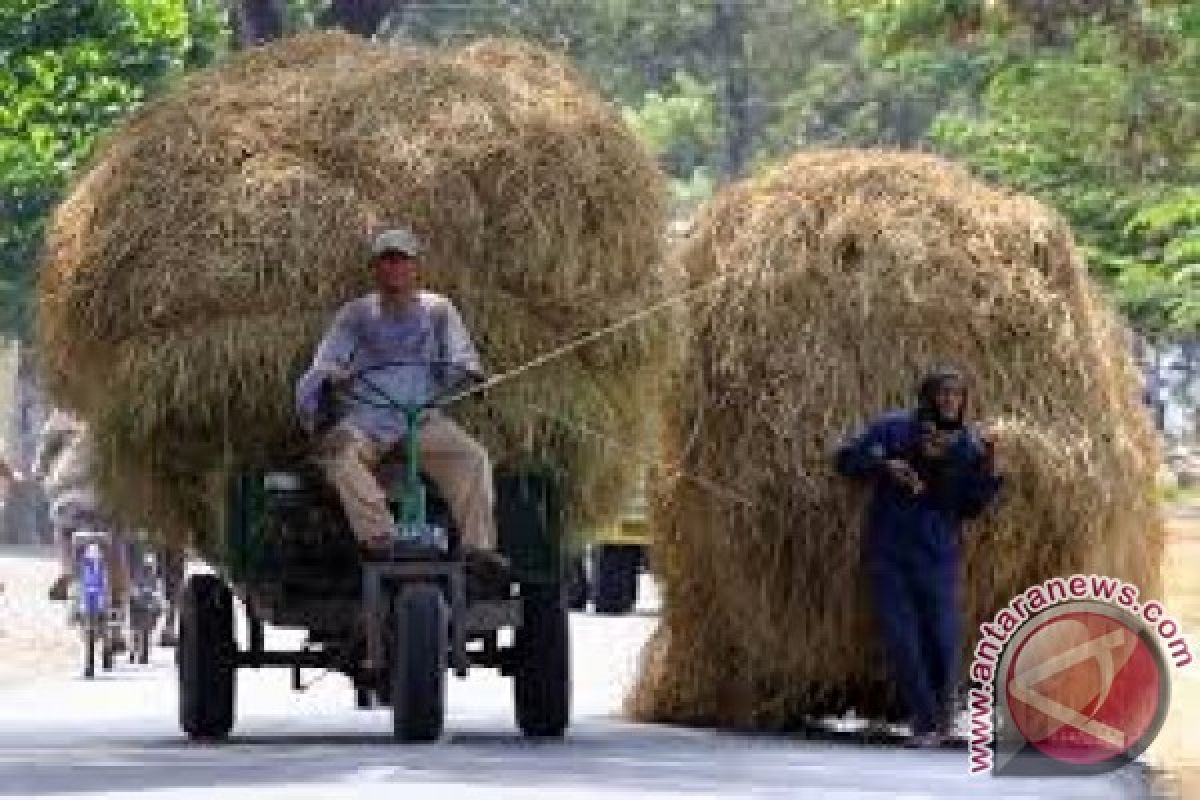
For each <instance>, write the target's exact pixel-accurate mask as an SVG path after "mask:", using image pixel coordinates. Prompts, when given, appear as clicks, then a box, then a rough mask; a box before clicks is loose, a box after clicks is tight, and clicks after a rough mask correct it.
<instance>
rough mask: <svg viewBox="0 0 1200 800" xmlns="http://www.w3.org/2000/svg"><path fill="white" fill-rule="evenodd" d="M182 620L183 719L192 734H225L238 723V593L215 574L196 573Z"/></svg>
mask: <svg viewBox="0 0 1200 800" xmlns="http://www.w3.org/2000/svg"><path fill="white" fill-rule="evenodd" d="M182 605H183V608H182V609H181V611H180V619H179V629H180V630H179V633H180V636H179V647H178V649H177V650H176V651H175V658H176V664H177V665H178V674H179V724H180V727H182V728H183V730H184V731H185V732H186V733H187V734H188V736H190V737H191V738H193V739H221V738H224V737H225V736H227V735H228V734H229V731H230V730H231V729H232V728H233V710H234V709H233V707H234V691H235V678H236V676H237V672H236V669H237V667H236V663H235V662H236V657H237V644H236V643H235V642H234V639H233V595H232V594H231V593H230V591H229V588H228V587H227V586H225V584H223V583H222V582H221V581H220V580H219V579H218V578H217V577H216V576H214V575H193V576H192V577H191V579H190V580H189V581H188V585H187V588H186V589H184V594H183V604H182Z"/></svg>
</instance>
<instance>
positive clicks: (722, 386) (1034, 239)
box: [630, 151, 1163, 728]
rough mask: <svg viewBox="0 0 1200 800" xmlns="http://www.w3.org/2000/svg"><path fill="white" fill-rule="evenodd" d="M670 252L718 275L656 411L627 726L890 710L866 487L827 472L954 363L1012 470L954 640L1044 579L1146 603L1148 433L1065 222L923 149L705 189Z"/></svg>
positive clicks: (973, 557) (1152, 568)
mask: <svg viewBox="0 0 1200 800" xmlns="http://www.w3.org/2000/svg"><path fill="white" fill-rule="evenodd" d="M677 263H678V264H679V265H680V267H681V268H682V269H683V270H684V271H686V273H687V275H688V280H690V281H691V282H692V284H700V283H703V282H706V281H712V280H714V278H718V277H720V276H725V279H724V280H723V282H720V283H719V284H718V285H717V288H715V289H714V290H713V294H712V296H711V297H710V300H709V301H708V302H706V303H705V304H704V306H703V307H702V308H699V309H697V310H696V311H695V313H694V315H693V317H692V319H691V322H690V324H689V328H690V331H691V338H690V340H689V342H688V347H687V353H686V356H685V357H684V359H683V363H682V367H681V369H680V370H679V374H678V375H677V376H676V378H675V381H676V386H675V391H674V393H673V395H672V396H673V398H674V401H673V402H672V404H671V406H670V407H668V408H667V412H666V413H667V418H666V424H665V434H664V438H665V443H664V450H665V456H664V468H663V469H662V476H661V481H662V482H661V483H660V485H659V486H660V492H659V494H658V496H657V497H656V498H655V499H654V500H653V505H654V515H655V516H654V525H655V530H656V531H657V532H658V533H659V535H660V536H661V540H660V541H659V552H658V560H657V563H658V565H659V567H660V569H661V573H662V577H663V580H664V582H665V609H664V618H663V622H662V624H661V626H660V630H659V631H658V633H657V634H656V637H655V638H654V640H653V641H652V642H651V644H650V646H649V647H648V649H647V653H646V656H645V665H644V667H645V668H644V672H643V675H642V677H641V681H640V685H639V686H638V687H637V689H636V690H635V692H634V694H633V696H632V697H631V698H630V708H631V710H632V712H633V713H634V715H635V716H637V717H640V718H642V719H649V720H667V721H674V722H686V723H696V724H712V725H729V726H738V727H741V726H749V727H756V728H775V727H786V726H789V725H793V724H798V723H799V722H800V721H801V720H802V718H803V717H805V716H807V715H820V714H825V713H841V712H844V711H846V710H847V709H848V708H856V709H857V710H858V711H859V712H860V713H861V714H863V715H866V716H888V715H890V714H891V713H893V712H894V711H895V710H896V698H895V695H894V693H893V692H891V691H890V688H889V686H888V679H887V674H886V672H885V670H884V667H883V664H882V654H881V652H880V650H879V648H878V646H877V641H878V636H877V635H876V633H875V629H874V626H873V622H872V618H871V616H870V610H869V605H868V597H867V594H866V592H867V589H866V586H865V581H864V578H863V575H862V573H861V570H860V549H859V548H860V531H861V528H862V512H863V510H864V507H865V500H866V493H865V490H864V489H863V488H862V487H858V486H854V485H852V484H851V483H850V482H849V481H846V480H844V479H842V478H839V477H837V476H836V475H835V473H834V471H833V468H832V463H831V461H832V454H833V452H834V450H835V449H836V447H837V445H838V443H839V442H840V441H841V439H842V438H843V436H845V435H846V434H848V433H850V432H851V431H852V430H855V429H857V428H858V427H859V426H861V425H863V424H865V423H866V422H867V421H868V419H869V418H871V417H874V416H875V415H876V414H878V413H880V412H882V411H884V410H886V409H888V408H894V407H900V406H909V405H910V404H911V403H912V402H913V400H912V396H913V391H914V387H915V384H916V382H917V379H918V377H919V375H920V374H921V373H922V372H924V371H925V370H926V369H927V368H929V367H930V366H932V365H934V364H938V363H951V364H956V365H960V366H961V367H962V368H964V369H965V371H966V372H967V374H968V375H969V377H970V380H971V383H972V386H973V396H972V403H973V406H974V412H975V416H976V417H977V419H978V421H980V422H981V423H982V424H983V425H984V427H985V428H987V429H990V430H991V431H993V432H994V433H995V435H996V437H997V439H998V442H997V453H998V460H999V462H1000V463H1001V464H1002V465H1003V467H1002V468H1003V469H1004V470H1005V472H1006V473H1007V474H1008V476H1009V478H1008V480H1009V482H1008V486H1007V488H1006V490H1005V492H1004V493H1003V496H1002V498H1001V499H1000V501H999V502H998V504H997V505H996V506H995V507H994V508H993V509H992V510H991V511H989V512H988V513H987V514H986V515H985V516H984V518H983V519H982V520H980V521H978V522H975V523H972V524H970V525H969V526H968V534H967V535H968V540H969V545H968V547H967V558H966V560H967V566H966V576H965V589H966V591H965V605H966V608H965V612H966V620H965V622H967V624H968V625H969V626H970V627H968V628H967V629H966V630H967V631H968V636H967V638H968V639H969V640H971V641H973V637H972V636H971V635H970V632H971V631H976V630H978V628H977V625H978V624H979V623H980V622H981V621H983V620H984V619H985V618H990V617H991V616H992V615H993V614H994V613H995V612H996V610H998V608H999V607H1000V606H1001V605H1002V604H1004V603H1007V602H1008V600H1009V599H1010V598H1011V597H1012V596H1013V595H1014V594H1015V593H1017V592H1018V591H1020V590H1023V589H1024V588H1026V587H1028V586H1029V585H1031V584H1033V583H1035V582H1037V581H1040V580H1043V579H1045V578H1047V577H1050V576H1053V575H1062V574H1071V573H1072V572H1075V571H1080V570H1082V571H1086V572H1092V571H1095V572H1100V573H1104V574H1110V575H1115V576H1119V577H1121V578H1124V579H1126V580H1132V581H1135V582H1137V583H1138V584H1139V585H1141V586H1142V587H1143V589H1144V591H1146V592H1154V591H1155V587H1156V586H1157V570H1158V565H1159V560H1160V557H1161V554H1162V547H1163V539H1162V528H1161V523H1160V521H1159V519H1158V515H1157V511H1156V508H1155V505H1154V499H1153V485H1154V471H1155V465H1156V463H1157V454H1156V445H1155V439H1154V436H1153V432H1152V429H1151V427H1150V425H1149V423H1148V421H1147V419H1146V417H1145V415H1144V414H1143V411H1142V409H1141V408H1140V405H1139V402H1138V398H1137V379H1136V374H1135V370H1134V367H1133V364H1132V362H1131V360H1130V357H1129V354H1128V350H1127V346H1126V344H1125V343H1124V342H1123V341H1122V340H1121V339H1120V326H1119V325H1118V324H1117V322H1116V320H1115V318H1114V316H1113V315H1112V314H1111V313H1110V311H1109V310H1108V309H1107V308H1106V307H1105V305H1104V304H1103V303H1102V302H1101V301H1100V299H1099V297H1098V295H1097V294H1096V292H1095V291H1094V290H1093V288H1092V286H1091V284H1090V283H1089V281H1088V278H1087V275H1086V272H1085V268H1084V265H1083V264H1082V263H1081V259H1080V256H1079V254H1078V252H1077V250H1076V249H1075V247H1074V245H1073V242H1072V237H1071V233H1070V231H1069V229H1068V228H1067V226H1066V225H1065V224H1064V223H1063V222H1062V220H1061V219H1060V218H1059V217H1057V216H1056V215H1054V214H1053V213H1051V212H1049V211H1048V210H1047V209H1045V208H1043V207H1042V206H1040V205H1039V204H1038V203H1036V202H1034V201H1032V200H1030V199H1027V198H1023V197H1015V196H1012V195H1009V194H1005V193H1002V192H999V191H995V190H992V189H989V188H987V187H985V186H983V185H981V184H979V183H978V182H976V181H974V180H973V179H972V178H971V177H970V176H968V175H967V174H966V173H965V172H964V171H962V170H960V169H959V168H957V167H954V166H951V165H948V164H946V163H943V162H941V161H939V160H937V159H935V158H932V157H927V156H921V155H911V154H897V153H878V152H855V151H833V152H815V153H805V154H802V155H799V156H797V157H795V158H794V159H793V160H792V161H790V163H787V164H786V165H784V166H782V167H781V168H779V169H777V170H775V171H773V172H771V173H770V174H768V175H766V176H765V177H763V178H762V179H760V180H757V181H755V182H752V183H748V184H742V185H739V186H736V187H734V188H732V189H730V190H728V191H726V192H725V193H724V194H722V195H721V196H719V197H718V198H717V199H715V200H714V201H713V202H712V204H711V205H710V206H709V207H708V208H707V210H706V212H705V213H704V214H703V215H702V216H701V218H700V219H699V221H698V223H697V225H696V230H695V231H694V233H693V234H692V235H691V236H690V237H689V239H688V240H687V241H686V242H684V243H683V245H682V247H681V250H680V251H679V252H678V254H677Z"/></svg>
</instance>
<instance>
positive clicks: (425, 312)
mask: <svg viewBox="0 0 1200 800" xmlns="http://www.w3.org/2000/svg"><path fill="white" fill-rule="evenodd" d="M423 250H424V247H423V244H422V242H421V240H420V239H419V238H418V237H417V235H416V234H415V233H413V232H412V231H411V230H408V229H405V228H399V229H393V230H386V231H383V232H382V233H380V234H379V235H378V236H376V237H375V239H374V241H373V243H372V246H371V257H370V267H371V269H372V270H373V273H374V279H375V287H376V290H375V291H374V292H371V293H369V294H366V295H364V296H362V297H359V298H357V299H354V300H351V301H350V302H348V303H346V304H345V305H344V306H342V308H341V309H340V310H339V311H338V312H337V315H336V316H335V317H334V319H333V322H332V324H331V326H330V328H329V330H328V331H326V333H325V336H324V337H323V338H322V340H321V342H320V344H319V345H318V347H317V351H316V354H315V356H314V358H313V362H312V365H311V366H310V367H309V369H308V370H307V371H306V372H305V374H304V375H303V376H302V377H301V378H300V380H299V382H298V383H297V386H296V408H297V412H298V415H299V417H300V420H301V423H302V425H304V427H305V428H306V429H307V430H308V431H310V432H314V433H317V434H318V437H319V438H318V442H317V458H316V460H317V462H318V463H319V464H320V466H321V469H322V471H323V472H324V474H325V476H326V479H327V480H328V481H329V482H330V483H331V484H332V485H333V487H334V488H335V489H336V491H337V493H338V496H339V498H340V499H341V503H342V506H343V508H344V510H345V513H346V518H347V520H348V521H349V523H350V527H351V529H352V530H353V531H354V535H355V537H356V538H357V539H358V541H359V543H360V545H361V546H362V547H363V548H364V549H365V550H366V552H367V553H368V554H369V555H371V556H376V557H379V556H386V555H387V554H389V553H391V552H392V545H393V542H394V541H395V540H396V538H397V531H396V522H395V520H394V518H393V517H392V514H391V511H390V510H389V509H388V504H387V494H386V491H385V489H384V487H383V486H382V485H381V484H380V481H379V478H378V477H377V476H376V474H375V470H376V469H377V468H378V467H379V465H380V463H381V461H382V460H383V458H384V457H385V456H386V455H387V454H388V453H389V451H391V450H392V449H393V448H395V447H396V446H397V445H398V444H399V443H400V442H401V441H402V440H403V438H404V435H405V418H404V415H403V413H402V412H401V411H400V410H399V409H397V408H394V407H388V406H387V405H386V404H381V403H379V402H378V400H377V399H376V400H375V401H374V402H372V399H371V398H372V396H374V397H375V398H378V396H379V394H380V393H387V394H388V395H391V396H410V397H411V396H419V397H420V396H423V397H435V396H438V395H443V396H444V395H445V394H447V393H450V392H453V391H455V390H457V389H461V388H464V387H466V386H468V385H470V384H471V383H473V382H476V381H479V380H481V379H482V377H483V367H482V366H481V364H480V360H479V355H478V353H477V351H476V349H475V346H474V344H473V343H472V341H471V337H470V334H469V333H468V332H467V330H466V327H465V326H464V324H463V321H462V318H461V317H460V316H459V313H458V310H457V309H456V308H455V307H454V305H453V304H452V303H451V302H450V300H448V299H447V298H445V297H443V296H441V295H438V294H435V293H433V292H429V291H425V290H422V289H421V288H419V287H420V273H421V266H422V263H421V255H422V252H423ZM414 364H416V365H425V368H424V369H421V368H417V369H413V368H412V367H413V365H414ZM367 372H369V375H368V374H365V373H367ZM328 386H334V387H337V388H338V389H339V390H340V391H339V397H338V401H337V403H336V405H335V414H336V421H335V422H334V423H333V424H332V426H331V427H329V428H328V429H326V430H324V431H320V430H318V427H319V424H318V417H319V416H320V414H321V406H322V393H323V391H324V390H325V388H326V387H328ZM418 445H419V448H420V463H421V465H422V469H423V470H424V472H425V473H426V474H427V475H428V476H429V477H430V479H432V481H433V482H434V484H436V486H437V487H438V489H439V491H440V492H441V494H442V495H443V496H444V497H445V499H446V502H447V503H448V504H449V506H450V512H451V514H452V515H453V517H454V521H455V522H456V524H457V526H458V528H459V530H460V532H461V534H462V539H463V550H464V555H465V557H466V560H467V563H468V565H469V566H474V567H475V568H477V569H483V570H485V571H487V572H489V573H492V574H496V573H498V572H502V571H503V570H505V569H506V568H507V562H506V560H505V559H504V558H503V557H502V556H501V555H500V554H499V553H497V552H496V551H495V548H496V524H495V518H494V514H493V506H494V488H493V484H492V470H491V463H490V461H489V459H488V454H487V451H486V450H485V449H484V448H483V446H482V445H480V444H479V443H478V442H476V441H475V440H474V439H473V438H471V437H470V436H469V435H468V434H467V433H465V432H464V431H463V430H462V428H460V427H459V426H458V425H457V424H455V423H454V421H453V420H451V419H450V418H449V417H447V416H446V415H445V414H443V413H442V412H441V411H440V410H439V409H430V410H428V411H426V412H424V413H423V415H422V418H421V426H420V433H419V442H418Z"/></svg>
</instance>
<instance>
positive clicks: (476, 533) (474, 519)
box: [317, 411, 496, 550]
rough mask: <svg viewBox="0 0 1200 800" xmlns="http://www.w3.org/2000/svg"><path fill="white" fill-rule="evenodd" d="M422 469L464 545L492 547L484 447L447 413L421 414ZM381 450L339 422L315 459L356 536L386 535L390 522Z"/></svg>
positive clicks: (491, 497) (488, 466)
mask: <svg viewBox="0 0 1200 800" xmlns="http://www.w3.org/2000/svg"><path fill="white" fill-rule="evenodd" d="M419 446H420V449H421V468H422V471H424V472H425V474H427V475H428V476H429V477H430V478H431V479H432V480H433V482H434V484H436V485H437V487H438V490H439V491H440V492H441V493H442V495H443V496H444V497H445V498H446V502H447V503H449V505H450V513H451V514H452V515H453V516H454V522H455V523H456V524H457V525H458V529H459V531H460V532H461V534H462V540H463V544H464V545H465V546H466V547H468V548H475V549H481V550H494V549H495V548H496V522H495V516H494V514H493V509H494V506H495V499H494V494H495V489H494V486H493V484H492V466H491V462H490V461H489V459H488V454H487V450H485V449H484V448H483V446H482V445H481V444H479V443H478V442H476V441H475V440H474V439H472V438H471V437H470V436H468V435H467V433H466V432H465V431H463V429H462V428H460V427H458V425H456V424H455V423H454V421H453V420H451V419H450V418H449V417H447V416H445V415H444V414H442V413H440V412H438V411H431V412H430V413H429V414H427V415H426V417H425V419H424V420H423V421H422V423H421V427H420V430H419ZM380 458H381V453H380V452H379V448H378V447H377V446H376V445H375V443H374V442H372V441H371V439H370V437H368V436H367V435H366V434H364V433H363V432H361V431H359V430H358V429H356V428H355V427H354V426H353V425H351V424H349V423H344V422H343V423H341V424H339V425H337V426H336V427H334V428H333V430H331V431H329V433H327V434H325V436H324V437H323V438H322V440H321V442H320V445H319V447H318V452H317V463H318V464H319V465H320V466H321V470H322V471H323V472H324V473H325V477H326V480H328V481H329V482H330V483H331V484H332V485H333V487H334V489H336V490H337V493H338V497H339V498H340V499H341V501H342V507H343V508H344V509H345V512H346V518H347V519H348V520H349V522H350V527H351V529H353V531H354V535H355V536H356V537H357V538H358V539H359V541H364V542H365V541H369V540H371V539H374V538H376V537H379V536H381V535H387V536H390V535H391V532H392V530H393V529H394V526H395V521H394V520H393V518H392V514H391V511H389V510H388V505H387V494H386V492H385V491H384V489H383V487H382V486H381V485H380V483H379V479H378V478H377V477H376V475H375V469H376V468H377V467H378V466H379V462H380Z"/></svg>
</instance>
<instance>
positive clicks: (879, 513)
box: [836, 411, 1001, 553]
mask: <svg viewBox="0 0 1200 800" xmlns="http://www.w3.org/2000/svg"><path fill="white" fill-rule="evenodd" d="M920 433H921V429H920V426H919V424H918V422H917V415H916V413H915V412H913V411H893V412H889V413H887V414H884V415H883V416H882V417H880V418H879V419H877V420H875V422H873V423H872V424H871V425H869V426H868V427H867V429H866V430H864V431H862V432H861V433H858V434H857V435H855V436H853V437H851V438H850V439H848V440H847V441H846V442H844V443H843V444H842V446H841V447H840V448H839V449H838V452H837V457H836V466H837V470H838V472H840V473H841V474H842V475H845V476H847V477H850V478H859V479H864V480H870V481H872V482H873V484H874V485H873V492H872V496H871V504H870V508H869V509H868V515H867V537H866V542H865V544H866V547H867V550H868V552H869V553H870V552H875V553H883V552H893V553H894V552H898V551H903V550H906V549H911V548H918V547H919V548H922V549H925V550H933V551H944V550H957V543H958V537H959V532H960V530H961V526H962V521H963V520H965V519H970V518H972V517H975V516H978V515H979V514H980V513H982V511H983V510H984V508H986V507H987V504H988V503H989V502H991V500H992V499H993V498H994V497H995V495H996V493H997V491H998V490H999V489H1000V485H1001V480H1000V478H999V477H998V476H996V475H993V474H991V473H990V472H989V471H988V469H987V467H986V465H985V456H984V448H983V443H982V442H981V441H980V440H979V437H978V435H977V434H976V433H975V432H974V431H972V430H970V429H969V428H968V429H964V430H963V431H962V432H961V433H960V434H959V435H958V436H957V437H956V438H955V439H954V440H953V441H952V442H951V444H950V446H949V447H948V449H947V452H946V456H945V458H946V460H945V464H944V467H943V471H942V473H941V476H942V477H941V480H940V487H939V488H940V491H939V492H938V493H937V495H936V496H934V494H933V492H931V491H926V492H925V493H922V494H919V495H914V494H913V493H912V491H911V490H910V489H909V488H908V487H906V486H903V485H901V484H900V483H898V482H897V481H896V480H894V479H893V478H892V477H891V475H890V474H889V473H888V472H887V468H886V467H885V466H884V462H885V461H887V460H889V459H896V458H898V459H904V460H905V461H908V462H909V463H910V464H913V462H914V455H915V454H916V453H917V452H918V449H919V446H920Z"/></svg>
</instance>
